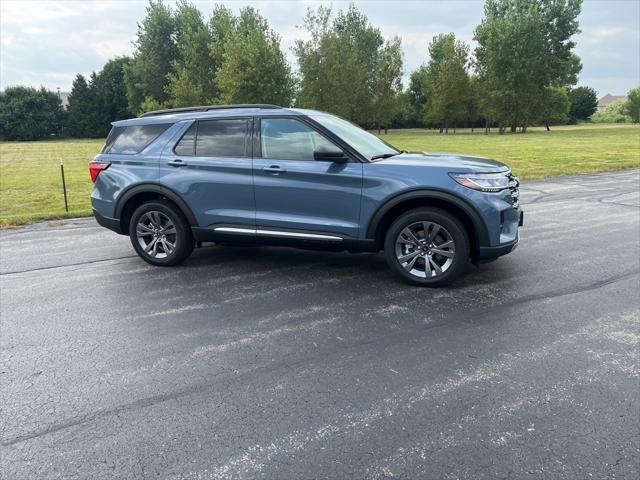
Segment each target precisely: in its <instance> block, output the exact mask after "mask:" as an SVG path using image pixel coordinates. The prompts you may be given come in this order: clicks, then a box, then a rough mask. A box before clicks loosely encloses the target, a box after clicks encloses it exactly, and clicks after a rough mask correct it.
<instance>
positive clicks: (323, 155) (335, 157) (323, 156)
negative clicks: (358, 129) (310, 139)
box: [313, 143, 349, 163]
mask: <svg viewBox="0 0 640 480" xmlns="http://www.w3.org/2000/svg"><path fill="white" fill-rule="evenodd" d="M313 159H314V160H318V161H320V162H336V163H345V162H346V161H347V160H348V159H349V158H348V157H347V156H346V155H345V153H344V152H343V151H342V149H341V148H339V147H336V146H335V145H331V144H330V143H325V144H322V145H318V146H317V147H316V149H315V150H314V151H313Z"/></svg>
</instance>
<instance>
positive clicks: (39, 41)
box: [0, 0, 640, 95]
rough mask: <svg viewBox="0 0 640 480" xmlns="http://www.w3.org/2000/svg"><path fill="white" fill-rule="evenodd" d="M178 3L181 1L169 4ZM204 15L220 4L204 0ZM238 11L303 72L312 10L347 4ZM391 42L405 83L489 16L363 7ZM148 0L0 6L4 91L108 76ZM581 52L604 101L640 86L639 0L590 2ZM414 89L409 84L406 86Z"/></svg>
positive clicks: (3, 1) (462, 4) (453, 9)
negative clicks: (79, 76)
mask: <svg viewBox="0 0 640 480" xmlns="http://www.w3.org/2000/svg"><path fill="white" fill-rule="evenodd" d="M168 3H169V4H174V2H173V1H168ZM194 3H196V4H197V5H198V7H199V8H200V10H201V11H202V12H203V14H204V16H205V18H208V16H209V13H210V11H211V10H212V9H213V5H214V3H215V2H213V1H196V2H194ZM219 3H225V4H226V5H227V6H229V7H231V8H232V9H233V10H234V11H236V12H237V11H238V10H239V8H240V7H242V6H243V5H252V6H255V7H256V8H258V9H259V10H260V12H261V13H262V15H264V16H265V17H266V18H267V19H268V21H269V23H270V25H271V27H272V28H273V29H274V30H275V31H276V32H278V34H279V35H280V36H281V38H282V48H283V50H284V51H285V53H286V54H287V57H288V58H289V61H290V62H291V63H292V65H293V66H294V68H295V63H294V57H293V55H292V53H291V46H292V45H293V41H294V40H295V39H297V38H303V37H304V33H303V32H302V31H301V30H300V29H299V28H298V27H297V26H298V25H300V24H301V23H302V19H303V16H304V13H305V10H306V8H307V7H308V6H311V7H317V6H318V5H321V4H324V5H332V6H333V7H334V9H335V10H338V9H345V8H346V7H347V6H348V2H344V1H333V2H318V1H292V0H290V1H283V0H280V1H266V0H265V1H255V0H254V1H226V2H219ZM354 3H355V4H356V5H357V7H358V8H359V9H360V10H361V11H363V12H364V13H365V14H366V15H367V16H368V18H369V21H370V22H371V23H372V24H373V25H375V26H377V27H378V28H380V29H381V31H382V33H383V35H384V36H385V37H391V36H393V35H399V36H400V37H401V38H402V44H403V49H404V53H405V80H406V78H408V74H409V73H410V72H411V70H413V69H415V68H416V67H417V66H418V65H420V64H421V63H422V62H423V61H425V60H426V58H427V44H428V43H429V41H430V39H431V37H433V36H434V35H436V34H438V33H446V32H454V33H455V34H456V36H457V37H458V38H459V39H462V40H465V41H467V42H469V43H471V44H472V48H473V46H474V45H473V42H472V38H473V30H474V28H475V27H476V25H477V24H478V23H479V22H480V20H481V18H482V8H483V2H482V1H481V0H447V1H445V0H438V1H436V0H422V1H407V0H397V1H355V2H354ZM146 5H147V2H146V0H128V1H127V0H94V1H91V0H74V1H71V0H67V1H30V0H0V88H5V87H6V86H8V85H15V84H23V85H32V86H40V85H44V86H45V87H47V88H50V89H55V88H57V87H59V88H60V89H61V90H62V91H68V90H69V89H70V88H71V82H72V81H73V78H74V77H75V75H76V73H84V74H87V73H90V72H91V71H92V70H99V69H100V68H101V67H102V65H104V63H105V62H106V61H107V60H108V59H109V58H112V57H114V56H117V55H124V54H127V55H130V54H131V53H132V52H133V45H132V41H133V40H134V39H135V34H136V24H137V22H138V21H140V20H141V19H142V18H143V17H144V14H145V7H146ZM580 27H581V29H582V33H581V34H580V35H578V37H577V43H578V47H577V53H578V55H580V57H581V58H582V62H583V70H582V73H581V75H580V80H579V84H580V85H587V86H591V87H594V88H595V89H596V90H597V91H598V93H599V94H600V95H604V94H606V93H611V94H624V93H626V92H627V91H628V90H629V89H630V88H632V87H634V86H637V85H638V84H640V0H585V1H584V4H583V9H582V14H581V15H580ZM405 84H406V82H405Z"/></svg>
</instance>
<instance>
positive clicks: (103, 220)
mask: <svg viewBox="0 0 640 480" xmlns="http://www.w3.org/2000/svg"><path fill="white" fill-rule="evenodd" d="M93 216H94V217H95V218H96V222H98V224H99V225H101V226H103V227H105V228H108V229H109V230H113V231H114V232H116V233H119V234H120V235H123V233H122V226H121V225H120V219H118V218H109V217H105V216H104V215H102V214H101V213H99V212H98V211H97V210H96V209H95V208H94V209H93Z"/></svg>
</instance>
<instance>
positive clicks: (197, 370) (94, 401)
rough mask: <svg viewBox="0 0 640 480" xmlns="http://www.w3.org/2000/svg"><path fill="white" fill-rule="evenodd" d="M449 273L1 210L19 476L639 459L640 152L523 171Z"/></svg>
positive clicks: (12, 430) (1, 434) (566, 464)
mask: <svg viewBox="0 0 640 480" xmlns="http://www.w3.org/2000/svg"><path fill="white" fill-rule="evenodd" d="M522 200H523V202H522V203H523V207H524V209H525V211H526V213H525V227H524V229H523V230H522V238H521V243H520V246H519V248H518V249H517V250H516V251H515V252H514V253H512V254H511V255H508V256H507V257H504V258H502V259H500V260H499V261H497V262H495V263H492V264H488V265H484V266H481V267H480V268H477V267H474V266H472V265H470V266H469V268H468V272H467V274H466V276H465V277H464V279H463V280H462V281H461V282H459V283H457V284H456V285H455V286H454V287H452V288H447V289H440V290H429V289H420V288H414V287H409V286H406V285H404V284H402V283H398V281H397V280H396V279H395V277H393V276H392V275H391V274H390V272H389V271H388V270H387V267H386V266H385V263H384V260H383V258H382V256H381V255H377V254H357V255H354V254H336V253H318V252H310V251H302V250H294V249H287V248H272V247H269V248H267V247H222V246H210V247H205V248H202V249H199V250H197V251H196V252H194V255H193V256H192V257H191V258H190V259H189V260H188V261H187V262H186V263H185V264H184V265H182V266H180V267H176V268H169V269H162V268H154V267H150V266H148V265H147V264H145V263H144V262H143V261H142V260H140V259H138V258H137V257H136V256H134V254H133V250H132V248H131V246H130V244H129V240H128V239H127V238H126V237H121V236H118V235H116V234H114V233H112V232H109V231H107V230H104V229H102V228H100V227H98V226H97V225H96V224H95V223H94V221H93V220H91V219H81V220H72V221H67V222H65V225H63V226H59V227H55V228H54V227H50V226H48V225H47V224H40V225H35V226H31V227H26V228H22V229H16V230H3V231H1V232H0V260H1V261H0V269H1V274H0V318H1V325H0V327H1V328H0V334H1V338H0V347H1V355H0V386H1V391H0V476H1V477H2V478H4V479H11V480H13V479H15V480H22V479H35V478H38V479H50V478H64V479H89V478H90V479H102V478H126V479H136V478H166V479H182V478H184V479H217V478H268V479H285V480H286V479H306V478H335V479H344V478H372V479H380V478H405V479H415V478H433V479H458V478H466V479H482V478H512V479H515V478H532V479H538V478H540V479H542V478H544V479H584V478H596V479H605V478H606V479H613V478H616V479H618V478H628V479H637V478H639V477H640V467H639V465H640V361H639V352H640V296H639V295H640V293H639V292H640V170H632V171H624V172H615V173H604V174H595V175H583V176H575V177H563V178H553V179H549V180H544V181H535V182H525V183H524V185H523V188H522Z"/></svg>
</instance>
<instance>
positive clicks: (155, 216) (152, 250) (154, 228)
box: [136, 210, 178, 258]
mask: <svg viewBox="0 0 640 480" xmlns="http://www.w3.org/2000/svg"><path fill="white" fill-rule="evenodd" d="M136 238H137V240H138V244H139V245H140V247H142V250H143V251H144V253H145V254H147V255H149V256H150V257H153V258H167V257H168V256H169V255H171V254H172V253H173V252H174V250H175V249H176V243H177V240H178V232H177V230H176V226H175V225H174V224H173V222H172V221H171V219H170V218H169V217H168V216H167V215H165V214H164V213H162V212H159V211H157V210H152V211H149V212H145V213H144V214H143V215H142V216H141V217H140V219H139V220H138V223H137V225H136Z"/></svg>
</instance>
